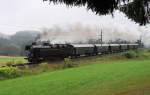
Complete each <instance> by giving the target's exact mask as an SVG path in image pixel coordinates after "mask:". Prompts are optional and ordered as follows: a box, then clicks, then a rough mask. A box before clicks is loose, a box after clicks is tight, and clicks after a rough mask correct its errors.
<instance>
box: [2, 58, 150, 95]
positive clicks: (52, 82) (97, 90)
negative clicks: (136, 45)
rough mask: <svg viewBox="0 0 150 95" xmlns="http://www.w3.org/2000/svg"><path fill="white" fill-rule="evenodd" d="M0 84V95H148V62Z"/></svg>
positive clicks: (104, 65) (95, 65)
mask: <svg viewBox="0 0 150 95" xmlns="http://www.w3.org/2000/svg"><path fill="white" fill-rule="evenodd" d="M99 63H100V61H95V62H93V64H91V65H87V66H82V67H78V68H72V69H65V70H59V71H54V72H47V73H44V74H40V75H35V76H29V77H23V78H17V79H12V80H5V81H0V95H150V81H149V80H150V73H149V72H150V69H149V68H150V64H149V63H150V60H149V59H146V60H137V61H136V60H128V61H126V60H124V61H123V60H122V61H116V62H114V61H113V62H107V63H102V64H99Z"/></svg>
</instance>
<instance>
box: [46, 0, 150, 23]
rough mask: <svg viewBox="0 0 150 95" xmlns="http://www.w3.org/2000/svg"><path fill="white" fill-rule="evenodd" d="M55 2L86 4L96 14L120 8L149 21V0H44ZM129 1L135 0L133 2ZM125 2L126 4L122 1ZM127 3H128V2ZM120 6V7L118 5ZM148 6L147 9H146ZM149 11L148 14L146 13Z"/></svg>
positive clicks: (131, 17) (139, 19) (128, 13)
mask: <svg viewBox="0 0 150 95" xmlns="http://www.w3.org/2000/svg"><path fill="white" fill-rule="evenodd" d="M43 1H49V2H54V4H58V3H65V4H66V5H68V6H86V7H87V9H90V10H92V11H93V12H95V13H96V14H100V15H106V14H108V13H113V11H114V10H115V9H120V10H121V11H122V12H124V13H125V14H126V15H127V16H128V17H129V18H130V19H132V20H134V21H135V22H138V23H140V24H141V25H144V24H146V23H149V22H148V16H146V15H148V14H149V10H148V9H149V0H101V1H100V0H43ZM129 1H133V2H132V3H131V2H129ZM123 2H125V4H124V6H122V5H121V3H123ZM126 3H127V4H126ZM118 6H119V7H118ZM146 7H147V10H146V9H145V8H146ZM146 13H147V14H146Z"/></svg>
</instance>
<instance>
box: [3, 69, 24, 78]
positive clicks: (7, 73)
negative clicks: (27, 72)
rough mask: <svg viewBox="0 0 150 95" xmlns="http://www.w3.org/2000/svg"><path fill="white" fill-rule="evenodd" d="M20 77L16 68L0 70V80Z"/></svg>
mask: <svg viewBox="0 0 150 95" xmlns="http://www.w3.org/2000/svg"><path fill="white" fill-rule="evenodd" d="M19 76H21V73H20V71H19V69H18V68H15V67H3V68H0V79H8V78H15V77H19Z"/></svg>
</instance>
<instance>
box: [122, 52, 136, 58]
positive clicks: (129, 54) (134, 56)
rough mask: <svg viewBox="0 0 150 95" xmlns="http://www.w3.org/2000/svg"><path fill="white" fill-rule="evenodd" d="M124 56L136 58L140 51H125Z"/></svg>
mask: <svg viewBox="0 0 150 95" xmlns="http://www.w3.org/2000/svg"><path fill="white" fill-rule="evenodd" d="M123 56H125V57H126V58H130V59H131V58H136V57H138V52H135V51H128V52H126V53H123Z"/></svg>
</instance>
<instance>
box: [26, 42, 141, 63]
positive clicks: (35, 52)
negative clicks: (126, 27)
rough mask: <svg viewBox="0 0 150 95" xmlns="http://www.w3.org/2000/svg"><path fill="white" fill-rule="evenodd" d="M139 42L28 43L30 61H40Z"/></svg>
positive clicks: (133, 46)
mask: <svg viewBox="0 0 150 95" xmlns="http://www.w3.org/2000/svg"><path fill="white" fill-rule="evenodd" d="M138 47H139V44H50V43H48V42H41V43H37V42H34V43H32V45H27V46H26V47H25V50H26V52H27V59H28V61H29V63H32V64H33V63H40V62H43V61H48V60H52V59H55V58H62V59H63V58H67V57H71V58H76V57H80V56H92V55H98V54H108V53H115V52H122V51H127V50H133V49H137V48H138Z"/></svg>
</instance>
